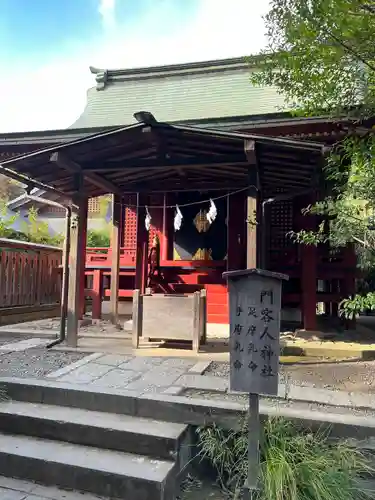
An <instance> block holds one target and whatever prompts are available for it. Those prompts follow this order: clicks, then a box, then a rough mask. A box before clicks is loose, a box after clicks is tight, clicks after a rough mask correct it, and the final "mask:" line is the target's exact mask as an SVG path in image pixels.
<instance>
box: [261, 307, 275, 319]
mask: <svg viewBox="0 0 375 500" xmlns="http://www.w3.org/2000/svg"><path fill="white" fill-rule="evenodd" d="M271 314H272V309H268V307H265V308H264V309H262V311H261V318H260V319H261V320H262V321H263V322H264V323H270V322H271V321H273V317H272V316H271Z"/></svg>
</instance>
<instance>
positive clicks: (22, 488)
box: [0, 476, 109, 500]
mask: <svg viewBox="0 0 375 500" xmlns="http://www.w3.org/2000/svg"><path fill="white" fill-rule="evenodd" d="M0 499H1V500H105V499H104V497H98V496H96V495H92V494H90V493H81V492H78V491H77V492H75V491H66V490H62V489H60V488H56V487H53V486H41V485H38V484H35V483H32V482H29V481H23V480H21V479H13V478H8V477H3V476H0ZM108 500H109V499H108Z"/></svg>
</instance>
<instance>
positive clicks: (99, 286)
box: [92, 269, 103, 319]
mask: <svg viewBox="0 0 375 500" xmlns="http://www.w3.org/2000/svg"><path fill="white" fill-rule="evenodd" d="M102 299H103V280H102V270H101V269H95V270H94V272H93V279H92V319H101V317H102Z"/></svg>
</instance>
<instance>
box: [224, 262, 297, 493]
mask: <svg viewBox="0 0 375 500" xmlns="http://www.w3.org/2000/svg"><path fill="white" fill-rule="evenodd" d="M223 277H224V278H227V279H228V289H229V314H230V341H229V346H230V389H231V390H232V391H238V392H246V393H248V394H249V448H248V460H249V466H248V477H247V484H246V485H245V491H244V495H245V498H247V499H251V500H252V499H253V498H255V495H256V493H257V491H258V478H259V439H260V420H259V394H265V395H269V396H276V395H277V393H278V385H279V356H280V311H281V284H282V280H288V279H289V277H288V276H287V275H285V274H280V273H273V272H270V271H264V270H262V269H245V270H243V271H228V272H226V273H223Z"/></svg>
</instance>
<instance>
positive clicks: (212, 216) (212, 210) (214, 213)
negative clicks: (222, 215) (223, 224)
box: [207, 200, 217, 224]
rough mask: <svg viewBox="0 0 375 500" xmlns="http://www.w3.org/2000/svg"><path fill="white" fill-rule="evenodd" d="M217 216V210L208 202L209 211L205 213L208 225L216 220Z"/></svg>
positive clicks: (212, 203)
mask: <svg viewBox="0 0 375 500" xmlns="http://www.w3.org/2000/svg"><path fill="white" fill-rule="evenodd" d="M216 216H217V209H216V205H215V203H214V202H213V201H212V200H210V209H209V211H208V212H207V220H208V222H209V223H210V224H212V223H213V221H214V220H215V219H216Z"/></svg>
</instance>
